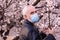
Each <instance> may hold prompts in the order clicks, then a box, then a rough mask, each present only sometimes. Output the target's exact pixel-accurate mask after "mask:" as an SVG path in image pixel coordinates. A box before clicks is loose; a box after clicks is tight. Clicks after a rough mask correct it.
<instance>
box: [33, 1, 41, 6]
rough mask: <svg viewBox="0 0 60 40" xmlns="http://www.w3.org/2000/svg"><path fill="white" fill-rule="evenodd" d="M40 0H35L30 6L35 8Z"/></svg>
mask: <svg viewBox="0 0 60 40" xmlns="http://www.w3.org/2000/svg"><path fill="white" fill-rule="evenodd" d="M40 1H41V0H36V1H35V2H34V3H33V4H32V5H33V6H36V5H37V4H38V3H39V2H40Z"/></svg>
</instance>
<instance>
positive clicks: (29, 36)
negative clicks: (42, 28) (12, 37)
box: [20, 5, 55, 40]
mask: <svg viewBox="0 0 60 40" xmlns="http://www.w3.org/2000/svg"><path fill="white" fill-rule="evenodd" d="M22 15H23V18H24V19H25V20H24V24H23V27H22V31H21V38H20V40H55V38H54V36H53V31H52V30H50V29H49V34H48V36H46V35H45V34H44V33H42V32H41V33H39V31H38V29H37V28H36V27H35V25H34V23H36V22H38V21H39V20H40V17H39V15H38V14H37V13H36V9H35V7H34V6H31V5H28V6H25V7H24V8H23V10H22ZM45 37H46V38H45Z"/></svg>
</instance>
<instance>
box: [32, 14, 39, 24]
mask: <svg viewBox="0 0 60 40" xmlns="http://www.w3.org/2000/svg"><path fill="white" fill-rule="evenodd" d="M31 21H32V22H33V23H35V22H38V21H39V16H38V14H36V13H35V14H33V15H31Z"/></svg>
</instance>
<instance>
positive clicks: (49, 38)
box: [44, 34, 56, 40]
mask: <svg viewBox="0 0 60 40" xmlns="http://www.w3.org/2000/svg"><path fill="white" fill-rule="evenodd" d="M44 40H56V39H55V37H54V36H53V35H52V34H49V35H48V36H47V37H46V38H45V39H44Z"/></svg>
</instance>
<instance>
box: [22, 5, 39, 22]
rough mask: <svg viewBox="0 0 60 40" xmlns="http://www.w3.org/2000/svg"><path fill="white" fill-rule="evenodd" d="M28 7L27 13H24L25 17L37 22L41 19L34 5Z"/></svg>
mask: <svg viewBox="0 0 60 40" xmlns="http://www.w3.org/2000/svg"><path fill="white" fill-rule="evenodd" d="M27 8H28V9H27V11H26V14H25V15H23V16H24V18H25V19H27V20H29V21H30V22H37V21H38V20H39V16H38V14H37V13H36V9H35V8H34V7H33V6H28V7H27Z"/></svg>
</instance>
